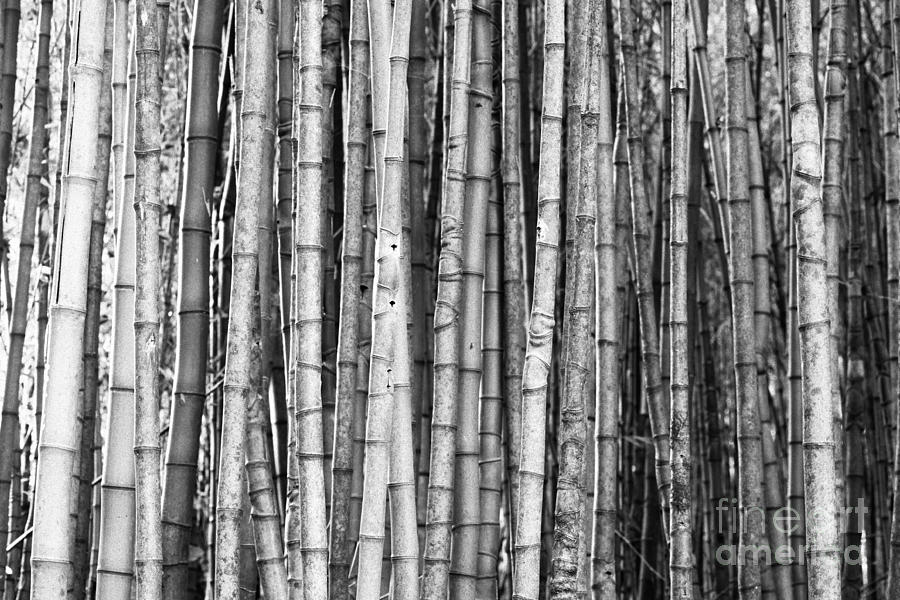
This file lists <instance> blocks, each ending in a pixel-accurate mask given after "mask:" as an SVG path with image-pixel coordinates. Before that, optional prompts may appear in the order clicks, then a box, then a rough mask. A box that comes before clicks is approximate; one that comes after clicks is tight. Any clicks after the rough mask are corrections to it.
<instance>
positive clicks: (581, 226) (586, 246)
mask: <svg viewBox="0 0 900 600" xmlns="http://www.w3.org/2000/svg"><path fill="white" fill-rule="evenodd" d="M579 4H581V6H580V7H579V8H576V10H575V11H574V12H575V15H574V18H575V20H576V21H579V22H581V25H580V26H579V28H580V29H581V31H582V32H583V34H582V35H581V36H578V35H577V34H576V36H574V37H575V40H574V41H575V43H574V44H570V47H572V48H573V50H574V52H575V54H576V55H581V56H583V57H585V58H584V60H583V64H580V65H579V64H577V63H578V62H579V59H578V58H577V57H576V56H573V57H572V60H573V61H574V62H573V69H572V71H573V72H572V76H573V77H576V76H577V77H579V78H580V81H578V82H577V84H576V82H573V85H572V86H570V90H569V93H570V96H571V95H575V94H578V97H577V99H572V98H570V100H569V110H570V111H572V110H573V107H574V109H575V110H577V111H578V118H577V137H578V141H577V142H576V143H575V144H574V145H572V144H570V148H573V146H574V151H575V152H573V153H571V154H570V161H571V170H570V172H571V173H572V175H570V178H574V179H575V188H574V189H571V188H570V189H569V190H568V192H567V204H568V206H567V208H566V215H567V217H566V219H567V227H568V234H567V240H566V246H567V248H566V259H567V263H566V271H565V274H566V283H565V286H566V292H565V309H564V310H565V313H564V318H563V344H562V345H563V350H562V358H561V360H562V361H563V364H564V369H563V370H562V378H563V381H562V393H561V398H560V424H559V433H558V438H559V450H558V455H559V473H558V484H557V488H556V506H555V518H554V530H553V546H552V556H551V565H550V567H551V572H550V578H551V580H550V583H549V590H550V593H551V594H553V596H554V597H559V598H576V597H578V593H579V586H580V585H581V581H582V579H581V577H582V575H583V573H582V569H583V566H584V562H583V560H582V558H581V557H582V556H583V555H584V548H585V539H584V527H583V521H584V513H585V506H586V502H587V494H586V492H585V475H586V469H587V465H586V461H585V456H584V455H585V452H586V451H587V450H586V448H585V446H586V437H587V420H586V413H587V405H588V398H589V396H590V393H591V389H590V387H591V386H590V384H591V367H592V366H593V361H594V355H593V351H594V348H593V342H592V340H591V335H590V330H591V321H592V318H593V301H594V273H595V264H594V258H595V257H594V238H595V226H596V216H597V204H596V200H595V197H596V195H597V186H598V182H597V176H598V166H597V162H596V160H597V151H596V146H597V141H598V140H597V138H598V128H599V123H598V118H597V114H596V113H598V112H599V109H598V107H597V106H596V103H597V102H598V101H599V89H600V85H602V83H601V81H600V72H599V65H600V63H599V53H598V54H596V55H595V54H594V53H595V52H598V50H599V48H597V47H596V46H595V42H596V38H595V35H594V28H595V27H596V26H597V20H598V16H597V11H598V10H599V8H600V7H599V3H598V2H584V3H579ZM588 56H589V57H590V58H587V57H588ZM589 106H590V107H591V108H592V109H593V110H590V109H589V108H588V107H589ZM591 113H593V114H591ZM570 116H572V113H571V112H570ZM572 137H573V136H571V135H570V138H569V140H570V141H571V139H572ZM576 173H577V175H576ZM570 181H571V179H570Z"/></svg>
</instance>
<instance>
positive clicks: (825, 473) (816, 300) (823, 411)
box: [788, 0, 840, 600]
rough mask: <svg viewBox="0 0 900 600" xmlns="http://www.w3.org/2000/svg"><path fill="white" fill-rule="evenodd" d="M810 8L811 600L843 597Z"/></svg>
mask: <svg viewBox="0 0 900 600" xmlns="http://www.w3.org/2000/svg"><path fill="white" fill-rule="evenodd" d="M809 6H810V5H809V2H808V1H806V0H790V1H789V4H788V32H789V35H788V56H789V67H790V68H789V73H790V91H791V94H790V96H791V97H790V101H791V138H792V141H793V156H792V167H793V173H792V176H791V204H792V212H793V217H794V224H795V226H796V231H797V246H798V252H797V296H798V309H799V311H798V312H799V315H798V327H799V332H800V355H801V360H802V363H803V370H802V377H803V381H802V385H803V391H802V393H803V467H804V473H803V476H804V489H805V494H806V542H807V552H808V556H809V561H808V565H807V573H808V577H809V584H808V585H809V595H810V596H811V597H813V598H821V599H823V600H828V599H829V598H838V597H839V596H840V557H839V551H838V546H837V533H838V531H837V530H838V527H837V523H836V519H835V514H834V510H833V508H834V492H835V473H834V456H833V453H834V439H833V433H834V432H833V428H832V401H831V385H832V384H831V377H832V373H831V358H830V354H831V353H830V340H829V336H830V326H829V322H828V307H829V300H828V288H827V282H826V272H825V264H826V260H827V255H826V249H827V248H826V241H825V237H824V236H825V231H824V228H825V224H824V217H823V214H822V212H823V210H822V197H821V155H820V135H819V134H820V131H819V120H818V109H817V107H816V98H815V85H814V83H815V72H814V71H813V61H812V55H813V46H812V27H811V23H810V18H811V17H810V8H809Z"/></svg>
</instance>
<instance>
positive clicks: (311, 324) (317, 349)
mask: <svg viewBox="0 0 900 600" xmlns="http://www.w3.org/2000/svg"><path fill="white" fill-rule="evenodd" d="M320 13H321V6H320V4H319V3H318V2H316V1H315V0H301V1H300V10H299V12H298V15H299V16H298V24H299V29H298V31H297V34H298V35H299V61H300V62H299V65H298V66H299V71H298V70H295V71H294V81H295V84H298V83H299V89H300V96H299V98H297V100H296V101H298V102H299V104H298V106H297V112H298V117H297V118H295V120H294V123H295V127H296V131H297V136H296V137H297V139H298V141H300V142H301V143H299V145H298V149H297V160H296V165H297V189H296V193H297V198H296V200H295V211H294V235H293V238H294V243H293V267H292V268H293V271H294V274H293V282H294V289H293V302H294V307H295V308H294V310H293V311H292V313H293V315H294V323H293V331H292V333H291V364H290V369H291V370H292V371H293V376H292V382H291V390H290V394H291V396H293V398H294V400H293V402H294V411H295V427H296V428H297V429H296V436H297V449H296V452H297V461H298V476H299V480H300V482H301V485H300V487H299V490H298V494H297V496H298V500H299V504H300V506H299V509H300V511H299V516H300V540H301V545H300V555H301V560H302V563H303V597H304V598H306V600H319V599H323V598H324V597H325V596H326V593H327V589H328V538H327V534H326V531H325V481H324V471H323V465H322V453H323V445H322V444H323V431H322V427H323V420H322V285H323V282H322V247H323V244H324V242H325V241H324V240H322V238H321V236H322V228H321V220H320V213H321V211H323V210H325V208H326V207H325V206H324V205H323V202H322V175H323V174H322V136H321V127H322V119H323V115H322V111H323V107H322V104H321V102H322V97H321V86H322V56H321V55H322V47H321V38H322V22H321V19H320ZM248 64H252V63H249V62H248Z"/></svg>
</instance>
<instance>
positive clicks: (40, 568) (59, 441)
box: [31, 0, 106, 600]
mask: <svg viewBox="0 0 900 600" xmlns="http://www.w3.org/2000/svg"><path fill="white" fill-rule="evenodd" d="M105 20H106V2H105V1H104V0H85V1H84V2H83V3H82V5H81V7H80V9H79V19H78V23H79V45H78V48H77V49H76V51H75V52H74V54H73V56H72V67H71V68H72V82H73V93H72V119H71V122H72V124H73V135H72V136H71V137H70V138H69V139H70V142H69V153H68V155H69V160H68V161H67V162H66V164H65V175H64V179H63V188H62V192H63V198H64V199H65V205H64V208H63V209H62V210H64V211H65V212H64V214H65V225H64V226H62V227H60V236H59V243H58V244H57V260H56V264H55V272H56V273H55V274H56V277H55V278H54V290H53V293H52V303H51V307H50V323H49V329H50V347H49V350H48V358H49V360H48V362H49V369H48V371H49V372H48V375H47V388H48V389H47V406H46V415H45V418H44V421H43V424H42V427H43V429H42V433H41V441H40V446H41V448H40V452H39V455H38V472H39V473H40V476H39V478H38V482H37V488H36V490H35V515H34V536H33V546H32V585H31V588H32V596H33V597H34V598H36V599H39V600H45V599H46V600H49V599H50V598H59V597H61V596H64V595H65V594H66V574H67V568H68V560H69V556H68V551H69V543H70V532H69V528H68V527H67V521H68V514H67V511H68V509H69V505H70V502H71V492H72V490H71V485H70V479H69V474H70V473H71V472H72V471H73V463H74V460H75V456H76V453H77V447H76V444H77V441H78V440H79V435H80V433H81V432H80V427H79V423H78V421H77V419H76V415H77V407H78V403H79V401H78V388H79V382H78V381H77V380H74V379H73V378H72V377H71V373H70V371H69V369H70V366H71V365H73V364H80V362H81V355H82V352H83V346H82V344H83V340H84V317H85V310H86V302H87V297H86V286H85V284H86V281H87V267H88V251H89V245H90V221H91V203H92V197H93V191H94V186H95V182H96V175H95V163H96V161H95V159H96V151H97V148H96V146H97V138H98V127H97V125H98V119H99V112H100V111H99V104H100V102H99V100H100V94H101V84H102V68H98V66H99V65H102V64H103V63H102V61H103V42H104V40H103V32H104V27H103V24H104V23H105Z"/></svg>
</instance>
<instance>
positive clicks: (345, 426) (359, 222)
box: [328, 0, 369, 600]
mask: <svg viewBox="0 0 900 600" xmlns="http://www.w3.org/2000/svg"><path fill="white" fill-rule="evenodd" d="M366 5H367V3H366V2H365V1H364V0H356V1H354V2H353V3H352V6H351V8H350V86H349V96H348V98H349V100H348V102H349V104H348V111H349V114H348V121H347V152H346V159H347V165H346V169H345V181H344V199H343V201H344V225H343V230H344V235H343V254H342V256H341V317H340V333H339V337H338V356H337V381H338V389H337V406H336V410H335V436H334V462H333V465H332V497H331V515H332V516H331V529H330V532H329V540H328V542H329V549H330V554H329V585H330V589H331V594H332V595H333V597H334V598H335V600H345V599H346V598H348V597H349V594H350V590H349V576H350V561H351V559H352V556H353V550H354V547H353V546H351V545H350V544H349V543H348V540H349V539H350V521H351V518H350V516H351V515H350V513H351V510H350V503H351V500H350V495H351V487H352V477H353V470H354V466H355V465H354V461H353V425H354V420H355V419H354V411H355V410H356V409H357V405H358V403H359V399H358V398H357V397H356V387H357V378H358V374H357V371H358V368H357V367H358V346H359V342H360V335H359V323H358V320H357V314H359V313H360V312H361V311H362V307H361V306H360V300H361V295H362V292H361V290H360V283H361V280H362V278H361V269H362V261H363V214H362V213H363V202H364V200H363V197H364V194H365V167H366V149H367V147H368V144H367V141H368V132H367V130H366V102H367V98H366V92H367V88H368V85H369V76H368V73H369V43H368V38H369V31H368V22H367V16H368V11H367V6H366Z"/></svg>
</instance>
